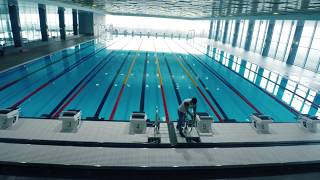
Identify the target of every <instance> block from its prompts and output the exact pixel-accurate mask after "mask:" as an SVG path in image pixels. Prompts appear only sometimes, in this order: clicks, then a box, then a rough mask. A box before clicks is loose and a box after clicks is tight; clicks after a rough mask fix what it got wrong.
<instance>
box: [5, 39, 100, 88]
mask: <svg viewBox="0 0 320 180" xmlns="http://www.w3.org/2000/svg"><path fill="white" fill-rule="evenodd" d="M91 46H92V45H91V44H90V45H87V46H85V47H84V48H81V49H80V50H76V51H75V52H74V53H72V54H69V55H66V56H63V57H62V58H60V59H58V60H56V61H54V62H51V63H49V64H47V65H45V66H43V67H41V68H39V69H37V70H34V71H32V72H30V73H28V74H26V75H24V76H22V77H20V78H18V79H16V80H13V81H11V82H9V83H7V84H5V85H3V86H1V87H0V91H2V90H5V89H7V88H9V87H11V86H12V85H14V84H16V83H18V82H19V81H21V80H23V79H25V78H27V77H29V76H31V75H33V74H35V73H37V72H39V71H41V70H43V69H45V68H47V67H49V66H51V65H54V64H56V63H58V62H60V61H62V60H64V59H66V58H68V57H71V56H73V55H76V54H77V53H79V52H80V51H83V50H85V49H87V48H89V47H91ZM93 51H94V50H93Z"/></svg>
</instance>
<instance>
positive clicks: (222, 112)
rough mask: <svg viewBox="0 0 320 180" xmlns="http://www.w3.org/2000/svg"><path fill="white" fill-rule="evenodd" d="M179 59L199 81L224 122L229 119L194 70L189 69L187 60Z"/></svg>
mask: <svg viewBox="0 0 320 180" xmlns="http://www.w3.org/2000/svg"><path fill="white" fill-rule="evenodd" d="M181 59H182V60H183V62H184V63H185V64H186V65H187V66H188V67H189V69H190V70H191V72H192V73H193V74H194V75H195V76H196V79H198V80H199V82H200V84H201V85H202V87H203V88H204V89H205V90H206V92H207V93H208V94H209V96H210V98H211V100H212V101H213V102H214V104H215V105H216V106H217V107H218V109H219V111H220V112H221V114H222V116H223V117H224V119H225V120H228V119H229V117H228V116H227V114H226V113H225V112H224V110H223V109H222V108H221V106H220V104H219V103H218V101H217V100H216V99H215V98H214V97H213V95H212V93H211V92H210V91H209V89H208V87H207V86H206V85H205V84H204V82H203V81H202V80H201V78H200V77H199V75H198V74H197V73H196V72H195V70H194V69H193V68H192V67H191V65H190V64H189V63H188V62H187V60H186V59H185V58H184V57H183V56H181Z"/></svg>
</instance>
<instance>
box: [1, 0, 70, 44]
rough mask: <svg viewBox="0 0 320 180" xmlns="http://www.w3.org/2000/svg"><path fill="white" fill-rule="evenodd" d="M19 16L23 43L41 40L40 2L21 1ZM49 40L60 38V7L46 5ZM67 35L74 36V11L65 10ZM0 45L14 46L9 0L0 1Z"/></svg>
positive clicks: (31, 0)
mask: <svg viewBox="0 0 320 180" xmlns="http://www.w3.org/2000/svg"><path fill="white" fill-rule="evenodd" d="M18 6H19V16H20V25H21V34H22V40H23V43H28V42H32V41H39V40H41V38H42V36H41V28H40V17H39V8H38V1H34V0H28V1H27V0H19V1H18ZM46 8H47V25H48V35H49V38H56V37H59V36H60V30H59V29H60V28H59V14H58V7H57V6H52V5H46ZM65 25H66V35H69V36H70V35H73V15H72V9H70V8H66V10H65ZM0 45H1V46H13V45H14V41H13V35H12V30H11V24H10V17H9V12H8V0H0Z"/></svg>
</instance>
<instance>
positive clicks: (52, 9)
mask: <svg viewBox="0 0 320 180" xmlns="http://www.w3.org/2000/svg"><path fill="white" fill-rule="evenodd" d="M47 24H48V32H49V37H50V38H56V37H59V36H60V31H59V14H58V7H57V6H50V5H47Z"/></svg>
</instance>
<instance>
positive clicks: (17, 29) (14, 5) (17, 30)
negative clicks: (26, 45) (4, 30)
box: [8, 0, 23, 47]
mask: <svg viewBox="0 0 320 180" xmlns="http://www.w3.org/2000/svg"><path fill="white" fill-rule="evenodd" d="M8 10H9V16H10V22H11V30H12V35H13V41H14V46H15V47H21V46H22V45H23V41H22V34H21V26H20V16H19V6H18V1H17V0H8Z"/></svg>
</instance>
